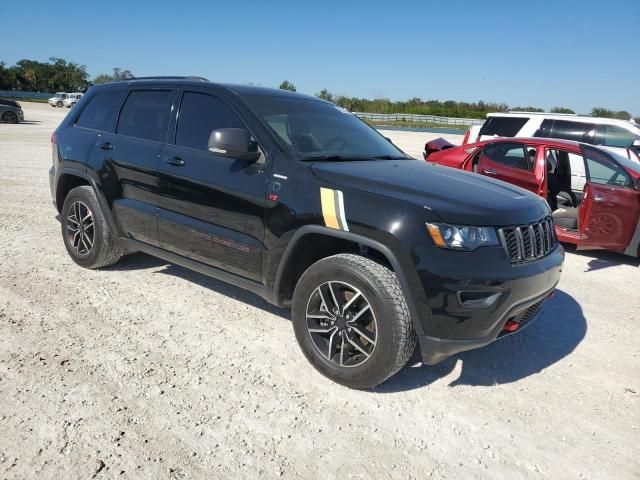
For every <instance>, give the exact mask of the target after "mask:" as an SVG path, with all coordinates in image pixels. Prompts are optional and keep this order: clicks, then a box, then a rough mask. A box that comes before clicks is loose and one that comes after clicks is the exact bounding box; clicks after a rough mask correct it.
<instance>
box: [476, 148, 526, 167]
mask: <svg viewBox="0 0 640 480" xmlns="http://www.w3.org/2000/svg"><path fill="white" fill-rule="evenodd" d="M482 153H483V154H484V155H485V156H486V157H487V158H488V159H489V160H491V161H493V162H497V163H501V164H502V165H505V166H507V167H510V168H519V169H522V170H531V165H532V163H530V162H529V160H528V153H527V152H525V149H524V145H522V144H520V143H493V144H490V145H487V146H485V147H484V150H483V151H482ZM533 156H534V158H535V150H534V151H533Z"/></svg>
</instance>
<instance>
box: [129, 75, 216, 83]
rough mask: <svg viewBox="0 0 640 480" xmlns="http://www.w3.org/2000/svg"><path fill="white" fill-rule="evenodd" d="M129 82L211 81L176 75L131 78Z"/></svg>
mask: <svg viewBox="0 0 640 480" xmlns="http://www.w3.org/2000/svg"><path fill="white" fill-rule="evenodd" d="M126 80H127V81H129V80H196V81H198V82H208V81H209V80H208V79H207V78H204V77H194V76H191V75H189V76H187V77H182V76H174V75H169V76H155V77H131V78H127V79H126Z"/></svg>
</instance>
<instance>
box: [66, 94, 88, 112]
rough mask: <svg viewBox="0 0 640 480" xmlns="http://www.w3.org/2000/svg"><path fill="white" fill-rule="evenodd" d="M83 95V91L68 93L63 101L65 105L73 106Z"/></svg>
mask: <svg viewBox="0 0 640 480" xmlns="http://www.w3.org/2000/svg"><path fill="white" fill-rule="evenodd" d="M82 95H83V94H82V93H68V94H67V98H65V99H64V100H63V102H62V103H63V105H64V106H65V107H67V108H71V107H73V106H74V105H75V104H76V103H78V100H80V99H81V98H82Z"/></svg>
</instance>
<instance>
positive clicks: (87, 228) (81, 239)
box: [67, 200, 95, 256]
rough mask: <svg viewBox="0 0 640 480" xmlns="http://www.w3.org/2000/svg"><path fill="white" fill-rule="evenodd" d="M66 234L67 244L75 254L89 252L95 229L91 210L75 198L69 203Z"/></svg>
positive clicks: (81, 254) (82, 254)
mask: <svg viewBox="0 0 640 480" xmlns="http://www.w3.org/2000/svg"><path fill="white" fill-rule="evenodd" d="M67 236H68V238H69V244H70V245H71V247H72V248H73V249H74V250H75V252H76V254H77V255H80V256H85V255H88V254H89V253H90V252H91V249H92V248H93V243H94V241H95V229H94V226H93V215H92V214H91V210H89V207H87V206H86V205H85V204H84V203H83V202H81V201H80V200H77V201H75V202H73V203H72V204H71V207H70V208H69V211H68V214H67Z"/></svg>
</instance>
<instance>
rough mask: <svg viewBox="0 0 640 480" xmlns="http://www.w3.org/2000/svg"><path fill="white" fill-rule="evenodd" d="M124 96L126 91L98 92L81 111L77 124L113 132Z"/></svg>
mask: <svg viewBox="0 0 640 480" xmlns="http://www.w3.org/2000/svg"><path fill="white" fill-rule="evenodd" d="M124 96H125V92H124V91H120V92H103V93H98V94H96V95H95V96H94V97H93V98H91V99H90V100H89V103H88V104H87V106H86V107H85V108H84V109H83V110H82V113H80V116H79V117H78V120H76V126H78V127H83V128H91V129H93V130H101V131H104V132H113V129H114V127H115V120H116V117H117V115H118V109H119V108H120V104H121V103H122V99H123V98H124Z"/></svg>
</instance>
